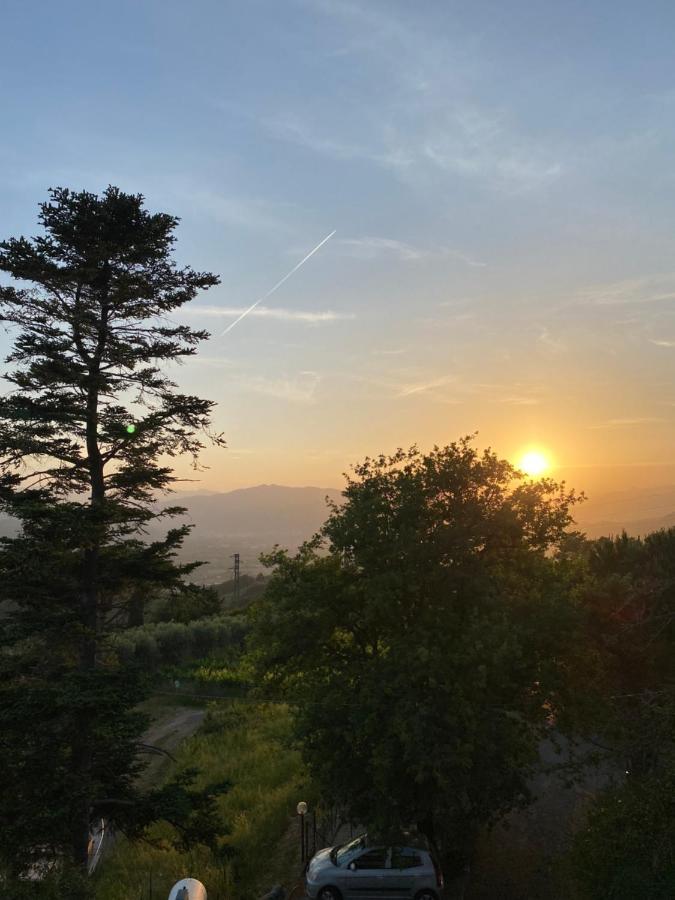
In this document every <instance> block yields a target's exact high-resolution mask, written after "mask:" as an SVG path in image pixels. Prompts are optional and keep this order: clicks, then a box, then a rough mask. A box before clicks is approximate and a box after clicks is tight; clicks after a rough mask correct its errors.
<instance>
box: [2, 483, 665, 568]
mask: <svg viewBox="0 0 675 900" xmlns="http://www.w3.org/2000/svg"><path fill="white" fill-rule="evenodd" d="M341 496H342V495H341V492H340V491H339V490H337V489H335V488H317V487H285V486H283V485H278V484H261V485H258V486H257V487H250V488H241V489H239V490H235V491H227V492H223V493H214V492H202V493H195V494H187V493H186V494H182V493H176V494H174V495H172V496H171V497H169V498H168V499H166V500H163V501H162V503H161V506H162V507H165V506H184V507H186V509H187V513H186V515H185V516H184V517H181V518H180V519H174V520H173V523H178V522H186V523H188V524H193V525H194V526H195V528H194V529H193V531H192V533H191V535H190V537H189V538H188V539H187V541H186V542H185V546H184V548H183V550H182V552H181V554H180V559H181V561H183V562H192V561H193V560H196V559H200V560H205V561H206V562H207V563H208V564H207V565H205V566H203V567H202V568H200V569H199V570H197V571H196V572H195V575H194V576H193V577H194V578H195V580H199V581H203V582H204V583H208V584H214V583H219V582H223V581H226V580H227V579H228V578H229V577H231V567H232V555H233V554H234V553H239V554H240V556H241V571H242V573H246V574H249V575H253V576H255V575H257V574H258V573H259V572H261V571H263V567H262V566H261V564H260V562H259V560H258V557H259V556H260V554H261V553H265V552H268V551H269V550H271V549H272V547H273V546H274V545H275V544H280V545H281V546H282V547H287V548H288V549H290V550H294V549H295V548H297V547H298V546H299V545H300V544H301V543H302V542H303V541H305V540H307V539H308V538H310V537H311V536H312V535H313V534H315V533H316V532H317V531H318V529H319V528H320V527H321V525H322V524H323V522H324V521H325V520H326V518H327V516H328V513H329V509H328V506H327V504H326V498H328V499H329V500H332V501H336V502H339V501H340V499H341ZM575 515H576V519H577V527H578V528H579V529H580V530H581V531H584V532H585V533H586V534H587V535H588V536H589V537H591V538H595V537H600V536H601V535H610V534H619V533H620V532H621V531H622V529H624V528H625V530H626V531H627V532H628V533H629V534H633V535H638V534H640V535H644V534H648V533H649V532H650V531H656V530H658V529H659V528H669V527H671V526H675V485H667V486H663V487H659V488H649V489H638V488H635V489H627V490H625V491H616V492H613V493H605V494H603V495H598V496H591V498H590V500H589V501H588V503H585V504H582V505H580V506H579V507H577V508H576V510H575ZM168 524H169V522H168V520H162V521H160V522H158V523H156V524H155V525H153V527H152V529H151V531H150V537H152V538H154V537H157V536H159V535H161V534H164V533H165V532H166V529H167V527H168ZM14 530H15V529H14V527H13V523H12V522H11V520H9V519H6V518H5V519H3V518H2V517H0V536H2V535H5V534H12V533H13V532H14Z"/></svg>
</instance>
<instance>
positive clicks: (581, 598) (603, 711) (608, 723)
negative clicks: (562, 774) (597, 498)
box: [569, 528, 675, 898]
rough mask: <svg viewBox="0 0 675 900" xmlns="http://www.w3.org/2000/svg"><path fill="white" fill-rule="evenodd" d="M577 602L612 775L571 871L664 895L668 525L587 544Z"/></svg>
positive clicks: (670, 764)
mask: <svg viewBox="0 0 675 900" xmlns="http://www.w3.org/2000/svg"><path fill="white" fill-rule="evenodd" d="M578 602H579V603H580V606H581V609H582V610H583V611H584V613H585V621H586V625H585V640H586V644H587V647H588V649H589V651H590V652H593V653H594V654H595V655H596V657H597V659H598V660H599V667H598V671H599V674H600V678H599V679H598V680H597V683H596V686H595V688H596V690H598V691H599V692H600V695H601V700H602V702H601V703H600V704H598V707H597V709H598V715H597V717H596V722H595V725H596V734H597V735H599V736H600V739H601V743H602V745H603V748H604V749H605V753H606V756H607V758H608V760H609V761H610V762H612V763H613V764H614V768H615V771H616V778H615V782H616V783H615V784H614V785H613V786H612V787H611V788H610V789H609V790H607V791H603V792H601V793H600V794H599V795H598V797H597V799H596V800H595V802H594V803H593V805H592V807H591V809H590V812H589V817H588V822H587V823H586V825H585V827H584V828H583V829H582V830H581V831H580V832H579V834H578V835H577V837H576V839H575V844H574V850H573V852H572V854H571V857H570V860H569V865H570V869H571V871H572V873H574V877H575V879H576V880H577V881H578V882H579V884H580V886H581V889H582V891H583V894H584V896H588V897H589V898H600V897H616V898H628V897H631V898H632V897H635V898H642V897H644V898H661V897H664V898H665V897H671V896H673V894H674V892H675V863H674V861H675V830H674V829H673V827H672V823H673V803H672V797H673V786H674V784H675V725H674V723H675V662H674V660H675V653H674V652H673V651H674V650H675V529H673V528H671V529H664V530H662V531H658V532H654V533H653V534H649V535H647V536H646V537H645V538H633V537H629V536H628V535H626V534H625V533H624V534H621V535H619V536H617V537H615V538H600V539H599V540H597V541H593V542H591V543H590V552H589V554H588V558H587V572H586V577H585V579H584V581H583V582H582V583H581V584H580V586H579V589H578ZM624 773H625V775H624Z"/></svg>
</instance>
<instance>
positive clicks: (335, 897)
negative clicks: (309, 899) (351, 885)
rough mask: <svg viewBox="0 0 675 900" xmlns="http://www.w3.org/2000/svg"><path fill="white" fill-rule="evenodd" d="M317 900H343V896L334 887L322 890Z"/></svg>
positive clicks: (330, 886)
mask: <svg viewBox="0 0 675 900" xmlns="http://www.w3.org/2000/svg"><path fill="white" fill-rule="evenodd" d="M317 900H342V894H341V893H340V891H338V889H337V888H334V887H333V886H332V885H328V886H327V887H324V888H321V890H320V891H319V896H318V898H317Z"/></svg>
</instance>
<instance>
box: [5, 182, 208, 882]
mask: <svg viewBox="0 0 675 900" xmlns="http://www.w3.org/2000/svg"><path fill="white" fill-rule="evenodd" d="M39 221H40V223H41V225H42V226H43V227H44V233H43V234H41V235H40V236H38V237H34V238H32V239H26V238H23V237H22V238H18V239H10V240H7V241H4V242H3V243H0V271H3V272H5V273H8V274H9V275H10V276H11V278H12V282H11V284H10V285H8V286H4V287H0V320H2V321H3V322H5V323H7V325H8V326H11V327H12V330H14V329H16V330H18V333H17V334H16V338H15V341H14V348H13V351H12V353H11V355H10V356H9V357H8V358H7V361H6V362H7V363H8V364H9V366H10V367H11V368H10V370H9V371H8V373H7V374H5V376H4V377H5V379H6V380H7V381H8V382H9V383H10V386H11V387H10V389H9V391H8V392H7V393H6V394H5V395H4V396H2V397H0V510H1V511H2V512H4V513H6V514H9V515H11V516H13V517H15V518H16V519H18V520H19V522H20V525H21V530H20V532H19V534H18V536H17V537H15V538H4V539H2V541H1V544H0V567H1V572H2V578H1V583H0V609H1V610H2V611H3V615H2V619H1V620H0V641H1V646H0V679H1V686H0V701H1V706H0V729H1V730H0V817H1V818H2V821H3V841H2V849H0V859H1V858H2V857H3V856H4V857H5V859H4V860H3V862H4V863H5V864H6V865H7V866H9V867H10V869H11V870H13V871H14V872H15V873H18V872H20V871H21V870H22V866H23V867H24V868H25V866H26V865H27V864H30V860H31V858H33V859H35V858H40V859H43V858H44V857H45V853H47V851H49V853H52V854H54V855H56V856H59V855H61V856H64V855H65V856H66V857H69V858H70V859H71V860H72V861H74V862H75V864H76V865H78V866H80V867H84V866H86V863H87V844H88V836H89V826H90V821H91V819H92V817H94V816H96V815H98V814H100V813H101V809H102V805H103V806H104V807H105V814H106V815H107V816H110V817H113V818H114V816H115V809H116V808H117V809H123V810H124V817H125V818H126V819H127V820H128V819H129V815H130V814H129V808H130V804H131V805H133V802H134V797H135V794H134V791H135V788H134V775H135V773H136V772H137V770H138V762H137V749H138V744H137V741H138V735H139V731H140V729H141V728H142V722H141V720H140V719H139V717H138V716H137V715H136V714H135V713H134V712H133V711H132V710H133V706H134V705H135V704H136V702H137V701H138V699H139V697H140V686H139V682H138V680H137V678H136V677H135V676H134V674H133V672H130V671H128V670H125V669H124V668H123V667H122V666H121V665H120V664H119V662H118V660H117V658H116V655H115V652H114V641H113V639H112V637H111V636H113V635H114V629H115V627H116V626H117V624H118V623H119V622H121V621H126V620H127V618H128V615H129V610H130V608H131V606H132V604H136V606H137V605H138V601H139V591H140V593H141V594H142V586H143V584H147V585H148V586H150V585H152V586H154V587H156V586H157V585H161V586H164V587H165V588H172V589H180V586H181V583H182V578H183V576H184V575H185V574H186V573H187V572H188V571H190V570H191V568H192V567H191V566H179V565H177V564H176V563H175V562H174V556H175V551H176V549H177V548H178V547H179V546H180V544H181V542H182V540H183V538H184V537H185V535H186V533H187V531H188V529H187V528H186V527H181V528H173V529H170V530H169V531H168V533H167V536H166V538H165V539H164V540H160V541H155V542H152V543H147V542H144V541H143V532H144V527H145V526H147V524H148V523H149V522H150V521H151V520H153V519H156V518H157V517H158V513H157V512H156V511H155V509H154V507H153V498H154V497H155V496H156V495H157V493H158V492H162V491H166V490H168V489H170V487H171V484H172V483H173V482H174V481H175V480H176V479H175V476H174V475H173V473H172V469H171V466H170V462H171V457H174V456H177V455H179V454H189V455H191V456H192V458H193V461H194V465H195V466H196V465H197V457H198V454H199V452H200V450H202V448H203V446H204V440H205V437H204V436H206V437H208V438H209V439H211V440H213V441H215V442H216V443H217V444H222V443H223V440H222V437H221V436H220V435H212V434H210V433H209V431H208V428H209V420H210V413H211V409H212V407H213V405H214V404H213V403H212V402H211V401H208V400H203V399H200V398H198V397H194V396H189V395H186V394H182V393H180V392H179V391H178V389H177V386H176V384H175V383H174V382H173V381H172V380H170V378H169V377H168V376H167V375H166V372H165V368H164V366H163V364H164V363H167V362H170V361H171V360H178V361H180V360H181V359H183V358H184V357H186V356H191V355H192V354H194V353H195V352H196V347H197V345H198V343H199V342H200V341H202V340H204V339H206V338H207V337H208V335H207V333H206V332H203V331H194V330H192V329H191V328H189V327H187V326H185V325H176V324H174V323H172V322H171V321H170V318H169V317H170V314H171V313H172V312H174V310H177V309H179V308H180V307H182V306H183V305H184V304H185V303H187V302H188V301H190V300H192V299H193V298H194V297H195V295H196V294H197V293H198V292H199V291H200V290H203V289H206V288H210V287H212V286H214V285H215V284H217V283H218V278H217V277H216V276H215V275H212V274H210V273H202V272H195V271H193V270H192V269H191V268H189V267H185V268H180V267H178V266H177V265H176V263H175V262H174V261H173V259H172V256H171V254H172V250H173V244H174V241H175V237H174V230H175V228H176V225H177V223H178V219H176V218H175V217H174V216H171V215H167V214H163V213H160V214H151V213H149V212H148V211H147V210H146V209H145V208H144V202H143V197H142V196H140V195H130V194H125V193H123V192H122V191H120V190H119V189H117V188H115V187H109V188H108V189H107V190H106V191H105V192H104V193H103V194H102V195H101V196H97V195H96V194H92V193H88V192H84V191H83V192H79V193H74V192H71V191H69V190H67V189H63V188H56V189H53V190H51V191H50V200H49V201H48V202H46V203H44V204H42V205H41V207H40V215H39ZM178 511H180V508H179V507H172V508H170V509H168V510H165V511H164V512H163V513H161V515H172V514H175V513H176V512H178ZM135 613H136V615H137V614H138V611H137V609H136V611H135ZM143 815H144V817H145V818H146V819H147V816H148V811H147V805H146V807H145V808H144V813H143ZM5 826H7V828H5Z"/></svg>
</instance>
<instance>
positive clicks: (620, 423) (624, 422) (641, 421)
mask: <svg viewBox="0 0 675 900" xmlns="http://www.w3.org/2000/svg"><path fill="white" fill-rule="evenodd" d="M667 421H668V420H667V419H663V418H660V417H658V416H637V417H636V418H626V419H607V421H606V422H598V423H597V424H596V425H590V426H589V427H590V428H624V427H631V426H633V425H655V424H657V423H658V422H667Z"/></svg>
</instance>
